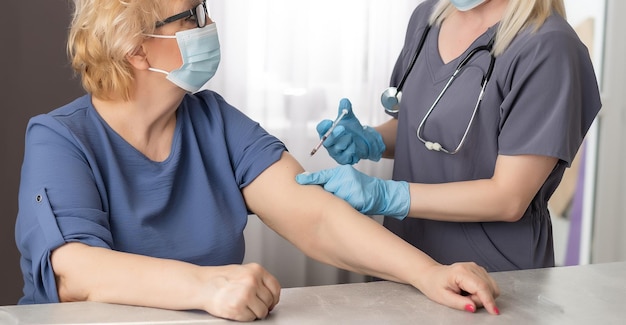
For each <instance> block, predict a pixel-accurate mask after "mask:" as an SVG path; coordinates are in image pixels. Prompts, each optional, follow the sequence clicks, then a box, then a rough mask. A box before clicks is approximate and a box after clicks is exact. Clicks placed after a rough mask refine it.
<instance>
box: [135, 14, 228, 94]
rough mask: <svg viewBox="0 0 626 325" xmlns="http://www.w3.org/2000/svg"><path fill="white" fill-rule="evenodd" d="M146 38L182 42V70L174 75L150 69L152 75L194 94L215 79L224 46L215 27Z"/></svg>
mask: <svg viewBox="0 0 626 325" xmlns="http://www.w3.org/2000/svg"><path fill="white" fill-rule="evenodd" d="M146 36H150V37H156V38H175V39H176V41H177V42H178V48H179V49H180V54H181V56H182V59H183V64H182V65H181V66H180V68H178V69H175V70H172V71H170V72H167V71H165V70H161V69H157V68H149V70H150V71H155V72H160V73H163V74H166V75H167V79H168V80H169V81H171V82H172V83H174V84H175V85H177V86H178V87H180V88H182V89H184V90H186V91H188V92H190V93H194V92H196V91H198V90H200V88H202V86H204V84H206V83H207V82H208V81H209V80H210V79H211V78H213V76H214V75H215V72H216V71H217V67H218V66H219V64H220V42H219V39H218V36H217V27H216V25H215V23H211V24H209V25H206V26H205V27H202V28H193V29H188V30H184V31H180V32H177V33H176V35H154V34H149V35H146Z"/></svg>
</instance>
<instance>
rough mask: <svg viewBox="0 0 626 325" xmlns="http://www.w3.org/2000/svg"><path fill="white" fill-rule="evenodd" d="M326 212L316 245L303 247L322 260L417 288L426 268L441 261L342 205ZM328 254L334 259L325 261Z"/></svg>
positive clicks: (309, 253)
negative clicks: (344, 209)
mask: <svg viewBox="0 0 626 325" xmlns="http://www.w3.org/2000/svg"><path fill="white" fill-rule="evenodd" d="M350 209H351V208H350ZM324 215H325V216H326V217H325V218H324V219H323V220H321V221H320V226H319V228H318V232H317V236H318V238H319V239H318V240H316V241H315V244H316V245H315V246H312V247H309V248H308V249H304V251H305V253H307V254H308V255H310V256H313V257H315V258H317V259H319V260H321V261H323V262H327V263H329V264H333V265H335V266H337V267H340V268H343V269H347V270H350V271H353V272H356V273H360V274H368V275H372V276H376V277H380V278H383V279H387V280H392V281H396V282H401V283H409V284H412V285H414V286H416V287H418V288H419V287H420V281H421V280H422V275H423V274H424V272H423V270H425V269H426V268H429V267H431V266H434V265H438V263H437V262H435V261H434V260H433V259H432V258H430V257H429V256H428V255H426V254H424V253H423V252H421V251H420V250H418V249H416V248H415V247H413V246H411V245H409V244H408V243H406V242H405V241H403V240H402V239H400V238H399V237H397V236H395V235H394V234H392V233H391V232H389V231H388V230H386V229H385V228H383V227H382V226H381V225H380V224H379V223H377V222H376V221H374V220H372V219H370V218H367V217H364V216H362V215H360V214H358V213H356V212H354V211H343V210H342V209H336V210H333V211H326V212H325V213H324ZM328 257H333V258H334V260H332V261H325V260H324V259H328Z"/></svg>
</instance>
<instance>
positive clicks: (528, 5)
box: [430, 0, 567, 56]
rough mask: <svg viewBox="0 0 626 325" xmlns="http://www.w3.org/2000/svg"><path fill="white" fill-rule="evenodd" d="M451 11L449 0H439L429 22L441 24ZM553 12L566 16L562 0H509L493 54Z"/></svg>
mask: <svg viewBox="0 0 626 325" xmlns="http://www.w3.org/2000/svg"><path fill="white" fill-rule="evenodd" d="M453 11H454V7H453V6H452V4H450V1H449V0H439V3H438V4H437V6H436V7H435V10H433V12H432V14H431V16H430V24H431V25H441V22H443V20H444V19H446V17H448V16H449V15H450V14H451V13H452V12H453ZM553 12H554V13H556V14H558V15H561V16H562V17H563V18H567V16H566V14H565V5H564V4H563V0H509V4H508V6H507V8H506V10H505V12H504V17H503V18H502V20H501V21H500V25H499V26H498V31H497V33H496V39H495V41H494V46H493V51H492V52H493V55H494V56H498V55H500V54H502V52H504V50H506V48H507V47H508V46H509V44H511V42H512V41H513V38H515V36H516V35H517V34H518V33H519V32H520V31H521V30H522V29H524V28H526V27H529V26H533V28H534V29H535V30H537V28H539V27H541V25H543V23H544V22H545V20H546V19H547V18H548V17H549V16H550V15H551V14H552V13H553Z"/></svg>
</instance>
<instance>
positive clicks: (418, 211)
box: [409, 155, 557, 222]
mask: <svg viewBox="0 0 626 325" xmlns="http://www.w3.org/2000/svg"><path fill="white" fill-rule="evenodd" d="M556 164H557V159H556V158H552V157H545V156H533V155H520V156H498V159H497V160H496V167H495V171H494V175H493V177H491V178H490V179H483V180H474V181H466V182H453V183H444V184H411V185H410V192H411V208H410V211H409V216H415V217H419V218H425V219H432V220H443V221H460V222H478V221H483V222H488V221H508V222H514V221H517V220H519V219H520V218H521V217H522V215H523V214H524V212H525V211H526V209H527V208H528V205H529V204H530V202H531V201H532V199H533V197H534V196H535V195H536V194H537V191H539V189H540V188H541V186H542V185H543V184H544V182H545V180H546V178H547V177H548V175H549V174H550V172H551V171H552V170H553V169H554V167H555V165H556Z"/></svg>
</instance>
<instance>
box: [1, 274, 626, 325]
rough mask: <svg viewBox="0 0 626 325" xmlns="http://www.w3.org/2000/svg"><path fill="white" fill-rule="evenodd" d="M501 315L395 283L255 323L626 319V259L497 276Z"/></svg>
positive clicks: (64, 313) (308, 291)
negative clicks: (458, 306) (442, 301)
mask: <svg viewBox="0 0 626 325" xmlns="http://www.w3.org/2000/svg"><path fill="white" fill-rule="evenodd" d="M492 276H493V277H494V278H495V279H496V281H497V282H498V284H499V285H500V289H501V290H502V294H501V296H500V297H499V298H498V300H497V303H498V308H499V309H500V312H501V315H499V316H493V315H490V314H488V313H487V312H486V311H485V310H484V309H479V310H478V311H477V312H476V313H474V314H471V313H468V312H464V311H457V310H454V309H451V308H448V307H445V306H442V305H439V304H437V303H435V302H432V301H431V300H429V299H428V298H426V297H425V296H424V295H422V294H421V293H420V292H419V291H418V290H416V289H414V288H413V287H410V286H408V285H402V284H398V283H393V282H386V281H381V282H370V283H357V284H343V285H330V286H316V287H302V288H287V289H283V291H282V293H281V301H280V303H279V304H278V306H276V308H275V309H274V310H273V311H272V313H271V314H270V316H269V317H268V318H267V319H265V320H260V321H256V322H255V324H462V325H469V324H597V325H600V324H602V325H604V324H626V299H625V297H626V262H617V263H605V264H592V265H585V266H570V267H556V268H549V269H536V270H524V271H512V272H498V273H492ZM223 323H231V322H228V321H226V320H223V319H218V318H214V317H212V316H210V315H208V314H206V313H204V312H201V311H170V310H161V309H154V308H144V307H133V306H124V305H113V304H103V303H94V302H78V303H62V304H47V305H25V306H0V324H2V325H5V324H33V325H41V324H134V325H138V324H223Z"/></svg>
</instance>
